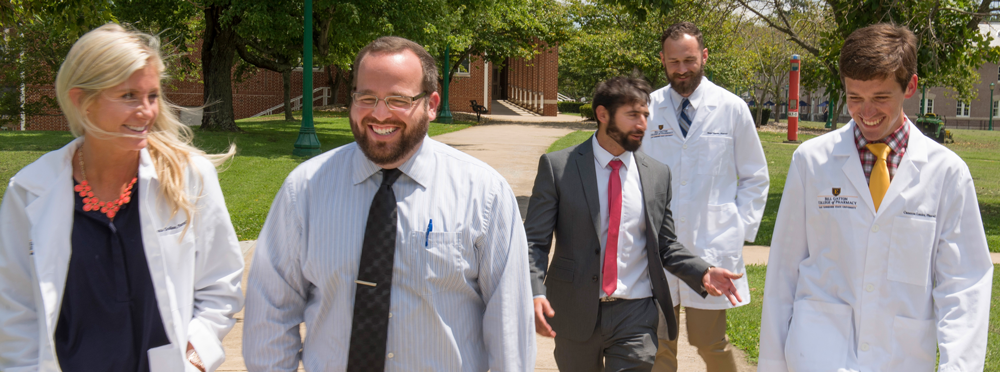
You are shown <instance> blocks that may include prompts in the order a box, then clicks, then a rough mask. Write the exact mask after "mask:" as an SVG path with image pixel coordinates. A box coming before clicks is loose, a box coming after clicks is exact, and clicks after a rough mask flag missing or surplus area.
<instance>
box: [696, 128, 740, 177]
mask: <svg viewBox="0 0 1000 372" xmlns="http://www.w3.org/2000/svg"><path fill="white" fill-rule="evenodd" d="M701 141H703V142H704V145H703V147H702V149H703V150H704V152H703V153H702V154H701V166H699V167H698V170H697V171H698V174H711V175H720V174H725V171H726V168H727V164H729V163H732V162H731V161H730V162H727V161H726V159H731V158H732V149H733V139H732V138H730V137H721V136H702V137H701Z"/></svg>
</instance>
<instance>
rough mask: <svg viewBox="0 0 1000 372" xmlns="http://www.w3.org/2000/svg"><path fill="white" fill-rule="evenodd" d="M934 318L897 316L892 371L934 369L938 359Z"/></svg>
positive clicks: (894, 330)
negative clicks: (922, 318)
mask: <svg viewBox="0 0 1000 372" xmlns="http://www.w3.org/2000/svg"><path fill="white" fill-rule="evenodd" d="M935 329H936V328H935V326H934V320H933V319H931V320H916V319H910V318H906V317H902V316H896V319H895V320H894V321H893V323H892V362H890V364H889V366H890V368H889V370H892V371H933V370H934V364H935V361H936V359H937V344H936V342H937V336H936V335H935Z"/></svg>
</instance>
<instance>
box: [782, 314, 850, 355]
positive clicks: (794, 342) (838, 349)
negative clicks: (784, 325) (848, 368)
mask: <svg viewBox="0 0 1000 372" xmlns="http://www.w3.org/2000/svg"><path fill="white" fill-rule="evenodd" d="M853 314H854V310H852V309H851V307H850V306H848V305H845V304H835V303H828V302H820V301H813V300H805V299H803V300H798V301H795V304H794V305H793V308H792V320H791V322H790V324H789V325H788V338H787V339H786V340H785V359H786V361H787V362H788V367H789V368H788V369H789V370H790V371H796V372H803V371H832V370H837V368H838V367H844V366H845V364H846V363H847V355H848V354H849V353H851V348H850V344H851V340H853V339H854V322H853Z"/></svg>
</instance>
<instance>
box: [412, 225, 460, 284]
mask: <svg viewBox="0 0 1000 372" xmlns="http://www.w3.org/2000/svg"><path fill="white" fill-rule="evenodd" d="M411 234H412V235H411V237H410V241H411V242H412V245H411V249H412V252H414V253H415V256H416V258H417V264H416V265H414V266H413V274H414V276H415V278H414V279H417V280H420V281H421V282H424V283H426V285H427V288H428V289H429V290H430V292H438V291H441V290H449V289H454V288H457V287H458V286H460V285H461V284H462V283H463V278H464V275H463V272H464V271H465V269H466V268H467V266H468V265H467V264H466V262H465V260H464V258H463V257H462V242H461V236H460V235H459V234H458V233H452V232H430V233H427V232H425V231H414V232H412V233H411Z"/></svg>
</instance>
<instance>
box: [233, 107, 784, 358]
mask: <svg viewBox="0 0 1000 372" xmlns="http://www.w3.org/2000/svg"><path fill="white" fill-rule="evenodd" d="M580 129H589V130H593V126H592V125H587V124H583V123H565V124H564V123H558V124H557V123H531V124H493V125H481V126H474V127H471V128H468V129H464V130H460V131H457V132H451V133H447V134H442V135H439V136H435V137H434V139H435V140H438V141H441V142H443V143H446V144H448V145H450V146H453V147H455V148H457V149H459V150H462V151H464V152H466V153H468V154H470V155H472V156H474V157H476V158H477V159H480V160H482V161H484V162H486V163H487V164H489V165H490V166H491V167H493V168H494V169H496V170H497V171H498V172H499V173H500V174H501V175H502V176H503V177H504V178H506V179H507V182H508V183H509V184H510V185H511V188H512V189H513V190H514V194H515V195H516V196H517V200H518V205H519V207H520V209H521V216H522V217H523V216H524V215H525V214H526V211H527V207H528V199H529V197H530V196H531V188H532V186H533V184H534V179H535V172H536V170H537V167H538V158H539V157H540V156H541V155H542V154H544V153H545V151H546V150H547V149H548V147H549V146H550V145H551V144H552V143H553V142H555V141H556V140H558V139H559V138H561V137H563V136H565V135H566V134H569V133H571V132H573V131H575V130H580ZM255 244H256V242H254V241H246V242H242V243H241V245H242V246H243V254H244V258H245V259H246V271H245V272H244V276H243V288H244V290H245V289H246V278H247V274H248V273H249V272H250V263H251V261H252V257H253V252H254V248H255ZM766 249H767V248H766V247H760V248H757V249H756V250H755V252H758V253H757V255H758V256H760V257H763V260H764V261H766V258H767V251H766ZM761 252H762V253H761ZM755 257H756V256H755ZM748 262H749V261H748ZM236 319H237V322H236V326H235V327H233V330H232V331H231V332H230V333H229V335H228V336H226V338H225V340H224V341H223V346H224V347H225V349H226V362H225V363H223V365H222V367H220V368H219V369H218V371H223V372H230V371H246V366H245V365H244V363H243V354H242V337H243V312H242V311H241V312H240V313H239V314H237V315H236ZM684 323H685V322H684V312H683V311H682V312H681V319H680V324H681V327H680V342H678V359H679V360H678V367H679V369H678V370H680V371H686V372H687V371H690V372H702V371H705V370H706V368H705V363H704V362H703V361H702V360H701V357H700V356H698V354H697V350H696V349H695V348H694V347H692V346H691V345H690V344H688V342H687V330H686V328H685V326H684ZM537 340H538V341H537V350H538V357H537V360H536V363H535V370H536V371H557V370H558V369H557V367H556V363H555V360H554V358H553V354H552V353H553V350H554V349H555V343H554V342H553V340H552V339H551V338H545V337H540V336H539V337H538V339H537ZM734 351H735V352H736V354H737V363H738V366H739V370H740V372H748V371H754V370H755V368H754V367H753V366H750V365H749V364H748V363H747V362H746V358H745V356H744V354H743V352H742V351H740V350H738V349H734ZM300 370H302V369H301V368H300Z"/></svg>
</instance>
